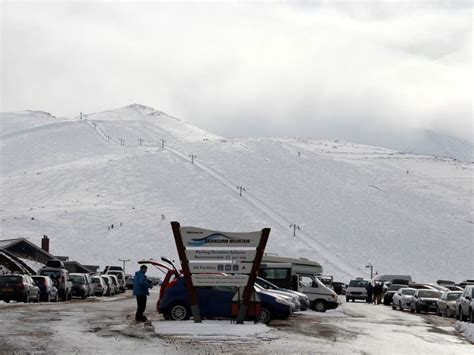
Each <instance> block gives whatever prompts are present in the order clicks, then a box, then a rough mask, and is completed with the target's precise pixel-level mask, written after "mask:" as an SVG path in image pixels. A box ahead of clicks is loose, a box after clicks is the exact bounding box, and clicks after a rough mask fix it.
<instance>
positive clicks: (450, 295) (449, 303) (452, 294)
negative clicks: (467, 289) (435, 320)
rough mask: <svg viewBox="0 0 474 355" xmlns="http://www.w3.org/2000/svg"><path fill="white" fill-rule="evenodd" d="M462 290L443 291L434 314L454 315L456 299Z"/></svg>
mask: <svg viewBox="0 0 474 355" xmlns="http://www.w3.org/2000/svg"><path fill="white" fill-rule="evenodd" d="M461 294H462V291H445V292H443V293H442V294H441V296H440V297H439V299H438V301H437V309H436V314H437V315H438V316H444V315H445V316H447V317H454V316H455V315H456V300H457V299H458V298H459V296H461Z"/></svg>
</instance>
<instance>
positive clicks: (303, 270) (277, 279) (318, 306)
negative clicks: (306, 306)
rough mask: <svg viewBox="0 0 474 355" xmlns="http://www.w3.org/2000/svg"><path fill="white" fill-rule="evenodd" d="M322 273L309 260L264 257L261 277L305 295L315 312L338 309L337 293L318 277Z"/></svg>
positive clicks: (317, 265)
mask: <svg viewBox="0 0 474 355" xmlns="http://www.w3.org/2000/svg"><path fill="white" fill-rule="evenodd" d="M269 260H271V262H268V261H269ZM278 260H281V261H282V262H277V261H278ZM321 271H322V268H321V265H320V264H318V263H316V262H313V261H309V260H307V259H293V258H282V257H275V256H272V257H267V256H264V257H263V261H262V263H261V264H260V270H259V276H260V277H262V278H264V279H266V280H268V281H270V282H272V283H274V284H275V285H277V286H279V287H282V288H287V289H290V290H293V291H298V292H302V293H304V294H305V295H306V296H308V298H309V301H310V307H311V308H312V309H313V310H315V311H317V312H326V310H327V309H335V308H337V307H338V305H339V304H338V302H337V295H336V293H335V292H334V291H333V290H331V289H329V288H328V287H326V286H325V285H324V284H323V283H322V282H321V280H319V279H318V278H317V277H316V275H317V274H318V273H320V272H321Z"/></svg>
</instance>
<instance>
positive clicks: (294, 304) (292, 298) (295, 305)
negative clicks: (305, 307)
mask: <svg viewBox="0 0 474 355" xmlns="http://www.w3.org/2000/svg"><path fill="white" fill-rule="evenodd" d="M254 287H255V290H257V291H258V292H259V293H262V292H263V293H267V294H269V295H273V296H275V297H281V298H283V299H284V300H286V301H287V302H288V303H289V304H290V305H291V313H294V312H299V311H300V310H301V304H300V301H299V300H298V297H297V296H296V295H292V294H289V293H287V292H285V291H278V290H268V289H265V288H263V287H262V286H260V285H259V284H258V283H255V285H254ZM236 291H237V289H236Z"/></svg>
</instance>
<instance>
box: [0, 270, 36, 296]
mask: <svg viewBox="0 0 474 355" xmlns="http://www.w3.org/2000/svg"><path fill="white" fill-rule="evenodd" d="M0 300H3V301H5V302H6V303H9V302H10V301H17V302H25V303H28V302H31V301H36V302H39V300H40V289H39V287H38V286H36V283H35V282H34V281H33V279H32V278H31V276H29V275H17V274H11V275H1V276H0Z"/></svg>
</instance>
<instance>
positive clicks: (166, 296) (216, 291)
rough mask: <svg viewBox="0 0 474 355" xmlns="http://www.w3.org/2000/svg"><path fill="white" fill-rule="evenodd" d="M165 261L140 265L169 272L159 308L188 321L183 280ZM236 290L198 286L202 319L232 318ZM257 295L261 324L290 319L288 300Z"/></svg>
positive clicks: (169, 315)
mask: <svg viewBox="0 0 474 355" xmlns="http://www.w3.org/2000/svg"><path fill="white" fill-rule="evenodd" d="M163 260H166V261H165V262H160V261H156V260H148V261H140V262H139V264H152V265H155V266H158V267H160V268H162V269H165V270H167V273H166V276H165V278H164V280H163V282H162V283H161V286H160V297H159V298H158V302H157V304H156V308H157V310H158V312H159V313H162V314H163V315H164V317H165V318H166V319H172V320H184V319H188V318H189V317H190V316H191V311H190V306H189V299H188V294H187V290H186V287H185V280H184V277H183V275H182V274H181V273H180V272H179V271H178V269H177V268H176V266H174V264H173V263H172V262H171V261H169V260H167V259H165V258H163ZM236 290H237V288H236V287H229V286H212V287H211V286H204V287H196V291H197V298H198V304H199V309H200V312H201V316H203V317H223V318H231V317H232V299H233V297H234V295H235V293H236ZM256 292H257V295H258V297H259V298H260V317H259V319H260V321H261V322H262V323H269V322H270V321H271V320H272V319H286V318H288V317H289V316H290V314H291V305H290V303H289V302H288V301H286V300H285V299H283V298H282V297H279V296H274V295H270V294H268V293H266V292H259V291H256ZM249 308H252V307H249Z"/></svg>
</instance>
